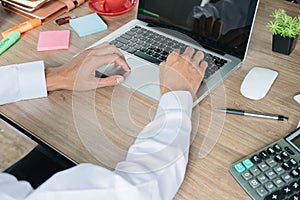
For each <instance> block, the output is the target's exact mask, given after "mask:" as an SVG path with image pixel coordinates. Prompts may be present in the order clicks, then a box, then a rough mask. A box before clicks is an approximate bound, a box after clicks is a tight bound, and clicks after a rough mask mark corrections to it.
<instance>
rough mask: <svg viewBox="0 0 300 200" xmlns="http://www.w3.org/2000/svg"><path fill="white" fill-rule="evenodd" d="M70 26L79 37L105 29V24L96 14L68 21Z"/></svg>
mask: <svg viewBox="0 0 300 200" xmlns="http://www.w3.org/2000/svg"><path fill="white" fill-rule="evenodd" d="M70 26H71V27H72V28H73V29H74V30H75V31H76V33H77V34H78V35H79V37H84V36H87V35H91V34H94V33H98V32H100V31H104V30H106V29H107V25H106V24H105V22H104V21H103V20H102V19H101V18H100V17H99V16H98V15H97V14H96V13H93V14H90V15H86V16H83V17H78V18H75V19H71V20H70Z"/></svg>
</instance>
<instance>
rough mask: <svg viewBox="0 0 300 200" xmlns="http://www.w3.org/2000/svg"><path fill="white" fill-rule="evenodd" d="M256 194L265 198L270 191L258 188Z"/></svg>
mask: <svg viewBox="0 0 300 200" xmlns="http://www.w3.org/2000/svg"><path fill="white" fill-rule="evenodd" d="M256 192H257V194H258V195H259V196H261V197H264V196H266V195H267V194H268V191H267V190H266V189H265V188H264V187H260V188H257V189H256Z"/></svg>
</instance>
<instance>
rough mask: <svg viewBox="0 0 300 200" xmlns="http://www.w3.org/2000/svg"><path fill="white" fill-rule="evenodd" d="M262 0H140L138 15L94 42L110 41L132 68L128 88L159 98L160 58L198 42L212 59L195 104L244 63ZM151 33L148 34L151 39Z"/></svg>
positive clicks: (207, 58) (126, 83)
mask: <svg viewBox="0 0 300 200" xmlns="http://www.w3.org/2000/svg"><path fill="white" fill-rule="evenodd" d="M258 3H259V2H258V0H243V1H240V0H211V1H207V2H202V3H201V1H199V0H189V1H186V0H164V1H161V0H151V1H147V0H140V1H139V5H138V13H137V17H136V19H134V20H132V21H130V22H129V23H127V24H125V25H124V26H122V27H121V28H119V29H117V30H116V31H114V32H112V33H111V34H109V35H108V36H106V37H104V38H102V39H101V40H99V41H98V42H96V43H95V44H93V45H92V46H95V45H97V44H100V43H102V42H104V41H109V42H110V43H112V44H115V45H116V46H117V47H118V48H119V49H120V50H121V51H122V52H123V53H124V55H125V58H126V60H127V62H128V64H129V66H130V67H131V73H130V74H129V75H127V77H126V79H125V81H124V82H123V83H122V84H123V85H124V86H126V87H128V88H130V89H132V90H134V91H135V92H138V93H141V94H143V95H145V96H146V97H149V98H151V99H153V100H156V101H158V100H159V99H160V88H159V66H158V64H159V62H160V61H162V60H164V59H165V58H166V57H167V55H168V54H169V53H170V52H171V51H173V49H175V48H180V49H184V48H185V47H187V46H192V47H194V48H195V49H197V50H201V51H203V52H204V53H205V60H207V62H208V63H209V67H208V69H207V71H206V75H205V78H204V81H203V82H202V84H201V86H200V88H199V90H198V92H197V99H196V100H195V101H194V105H196V104H198V103H199V102H200V101H201V100H202V99H203V98H204V97H205V96H207V95H208V94H209V93H210V91H212V90H213V89H214V88H215V87H217V86H218V85H219V84H220V83H222V81H223V80H224V79H225V78H227V77H228V76H229V75H230V74H232V73H233V72H234V71H235V70H236V69H237V68H238V67H239V66H240V65H241V63H242V62H244V60H245V58H246V54H247V49H248V46H249V41H250V36H251V32H252V27H253V24H254V19H255V15H256V10H257V7H258ZM145 37H147V38H145Z"/></svg>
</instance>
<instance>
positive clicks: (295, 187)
mask: <svg viewBox="0 0 300 200" xmlns="http://www.w3.org/2000/svg"><path fill="white" fill-rule="evenodd" d="M290 187H291V188H292V190H293V191H295V192H297V191H299V190H300V185H299V183H298V182H297V181H294V182H292V183H291V184H290Z"/></svg>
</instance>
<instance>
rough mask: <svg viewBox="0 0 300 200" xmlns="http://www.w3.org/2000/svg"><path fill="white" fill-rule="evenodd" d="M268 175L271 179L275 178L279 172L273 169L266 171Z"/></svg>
mask: <svg viewBox="0 0 300 200" xmlns="http://www.w3.org/2000/svg"><path fill="white" fill-rule="evenodd" d="M266 175H267V177H268V178H269V179H274V178H276V177H277V174H276V173H275V172H274V171H273V170H269V171H266Z"/></svg>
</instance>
